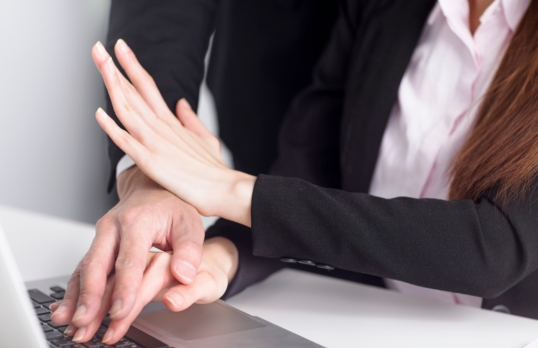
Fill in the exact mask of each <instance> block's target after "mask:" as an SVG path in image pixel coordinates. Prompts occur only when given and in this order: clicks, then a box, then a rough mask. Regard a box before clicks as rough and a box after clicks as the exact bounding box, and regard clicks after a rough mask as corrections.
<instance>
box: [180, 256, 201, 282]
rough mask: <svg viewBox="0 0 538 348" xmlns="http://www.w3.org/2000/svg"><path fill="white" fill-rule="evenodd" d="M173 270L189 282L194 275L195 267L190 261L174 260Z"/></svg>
mask: <svg viewBox="0 0 538 348" xmlns="http://www.w3.org/2000/svg"><path fill="white" fill-rule="evenodd" d="M175 271H176V273H177V275H179V276H181V277H182V278H184V279H185V280H187V281H189V282H191V281H192V280H193V279H194V276H195V275H196V268H194V266H193V265H191V264H190V263H188V262H186V261H183V260H177V261H176V267H175Z"/></svg>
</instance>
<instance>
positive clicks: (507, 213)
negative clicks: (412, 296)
mask: <svg viewBox="0 0 538 348" xmlns="http://www.w3.org/2000/svg"><path fill="white" fill-rule="evenodd" d="M491 197H493V192H486V193H485V194H484V195H482V196H481V197H480V198H479V199H478V200H477V201H476V202H473V201H471V200H458V201H444V200H436V199H412V198H395V199H382V198H378V197H374V196H371V195H368V194H364V193H351V192H345V191H341V190H335V189H326V188H321V187H318V186H315V185H313V184H310V183H308V182H306V181H304V180H300V179H294V178H283V177H277V176H264V175H261V176H259V177H258V179H257V181H256V186H255V189H254V195H253V201H252V235H253V237H252V238H253V248H254V254H255V255H258V256H264V257H273V258H274V257H282V256H291V257H296V258H302V259H308V260H313V261H315V262H320V263H327V264H330V265H333V266H335V267H339V268H343V269H347V270H351V271H355V272H363V273H367V274H372V275H377V276H380V277H386V278H392V279H398V280H402V281H405V282H409V283H412V284H416V285H420V286H424V287H429V288H435V289H440V290H446V291H453V292H457V293H465V294H470V295H475V296H479V297H484V298H492V297H496V296H498V295H500V294H502V293H503V292H505V291H506V290H508V289H509V288H511V287H512V286H513V285H515V284H516V283H518V282H520V281H521V280H522V279H524V278H525V277H527V276H528V275H529V274H530V273H532V272H533V271H535V270H536V269H537V268H538V253H536V250H538V233H537V232H536V231H537V230H538V215H537V214H536V211H538V210H537V209H538V193H537V192H536V190H534V192H532V194H529V195H528V196H527V198H525V199H522V200H520V201H517V202H515V201H514V202H511V203H506V204H502V205H501V204H498V202H496V201H495V200H494V199H492V198H491Z"/></svg>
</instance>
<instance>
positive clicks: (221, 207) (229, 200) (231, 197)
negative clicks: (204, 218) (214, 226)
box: [215, 170, 256, 227]
mask: <svg viewBox="0 0 538 348" xmlns="http://www.w3.org/2000/svg"><path fill="white" fill-rule="evenodd" d="M255 183H256V177H255V176H253V175H249V174H246V173H243V172H239V171H236V170H233V171H230V175H229V177H228V178H227V179H226V180H223V181H222V185H221V194H220V195H219V196H220V199H219V204H218V207H217V211H216V214H215V215H217V216H220V217H222V218H225V219H227V220H230V221H234V222H237V223H239V224H241V225H245V226H247V227H250V226H251V207H252V194H253V192H254V184H255Z"/></svg>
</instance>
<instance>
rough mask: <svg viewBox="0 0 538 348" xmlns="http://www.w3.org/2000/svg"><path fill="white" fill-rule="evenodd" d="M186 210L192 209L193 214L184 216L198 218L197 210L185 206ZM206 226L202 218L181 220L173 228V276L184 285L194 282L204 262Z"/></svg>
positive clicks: (171, 265)
mask: <svg viewBox="0 0 538 348" xmlns="http://www.w3.org/2000/svg"><path fill="white" fill-rule="evenodd" d="M184 209H192V210H193V212H192V214H184V216H187V217H191V216H193V215H194V216H196V217H198V212H197V211H196V209H195V208H193V207H191V206H187V204H185V208H184ZM204 235H205V231H204V226H203V225H202V221H201V219H200V218H198V219H193V218H187V219H183V220H180V221H179V223H176V224H175V225H174V226H172V236H171V238H172V241H171V244H172V249H173V256H172V262H171V264H170V267H171V269H170V270H171V271H172V274H173V275H174V276H175V277H176V279H177V280H178V281H180V282H182V283H183V284H190V283H192V282H193V280H194V277H195V276H196V272H197V271H198V267H200V263H201V261H202V250H203V243H204Z"/></svg>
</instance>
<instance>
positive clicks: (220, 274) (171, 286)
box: [51, 237, 238, 344]
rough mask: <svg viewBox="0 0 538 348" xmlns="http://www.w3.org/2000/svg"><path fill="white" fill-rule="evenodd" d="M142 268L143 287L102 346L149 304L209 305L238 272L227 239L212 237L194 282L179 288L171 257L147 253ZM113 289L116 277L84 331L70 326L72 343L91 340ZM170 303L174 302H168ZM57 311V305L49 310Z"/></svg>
mask: <svg viewBox="0 0 538 348" xmlns="http://www.w3.org/2000/svg"><path fill="white" fill-rule="evenodd" d="M147 256H148V257H147V258H146V260H147V261H146V264H145V265H144V275H143V279H142V283H141V284H140V287H139V289H138V292H137V296H136V300H135V304H134V306H133V309H132V311H131V312H130V313H129V315H127V316H126V317H125V318H123V319H121V320H113V321H112V322H111V323H110V325H109V326H108V330H107V332H106V333H105V335H104V336H103V342H104V343H106V344H114V343H115V342H117V341H118V340H119V339H121V338H122V337H123V336H124V335H125V333H126V332H127V330H128V329H129V327H130V325H131V323H132V322H133V320H135V319H136V317H137V316H138V314H139V313H140V312H141V311H142V309H143V308H144V306H145V305H146V304H147V303H148V302H150V301H152V300H153V301H164V302H165V304H166V305H167V306H168V308H170V309H171V310H173V311H176V312H178V311H182V310H185V309H187V308H188V307H190V306H191V305H192V304H193V303H209V302H213V301H215V300H217V299H219V298H220V297H221V296H222V294H224V292H225V291H226V287H227V286H228V283H229V281H230V280H231V279H232V278H233V277H234V275H235V272H236V270H237V263H238V255H237V249H236V247H235V245H234V244H233V243H232V242H231V241H230V240H228V239H226V238H222V237H215V238H211V239H209V240H207V241H206V242H205V243H204V246H203V258H202V262H201V264H200V268H199V270H198V273H197V274H196V277H195V279H194V281H193V282H192V283H191V284H181V283H178V281H177V280H176V279H175V278H174V276H173V275H172V273H171V272H170V269H171V267H170V264H171V260H172V256H171V253H165V252H162V253H161V252H159V253H152V252H150V253H148V254H147ZM115 285H116V275H111V276H110V277H109V278H108V279H107V283H106V286H105V292H104V296H103V298H102V301H101V306H100V308H99V311H98V314H97V316H96V317H95V319H94V320H92V321H91V322H90V323H89V324H88V325H87V326H86V327H82V328H77V327H75V326H74V325H70V326H69V327H68V328H67V329H66V330H65V332H66V333H67V334H68V335H70V336H73V335H74V337H73V340H74V341H75V342H85V341H88V340H89V339H91V338H92V337H93V336H94V334H95V332H96V331H97V329H98V328H99V327H100V326H101V321H102V320H103V317H104V316H105V315H106V313H107V311H108V308H110V303H111V293H112V290H113V289H114V288H115ZM171 301H173V302H171ZM51 307H52V308H51V309H52V310H53V311H55V310H57V309H56V308H57V305H56V304H54V305H53V306H51Z"/></svg>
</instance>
